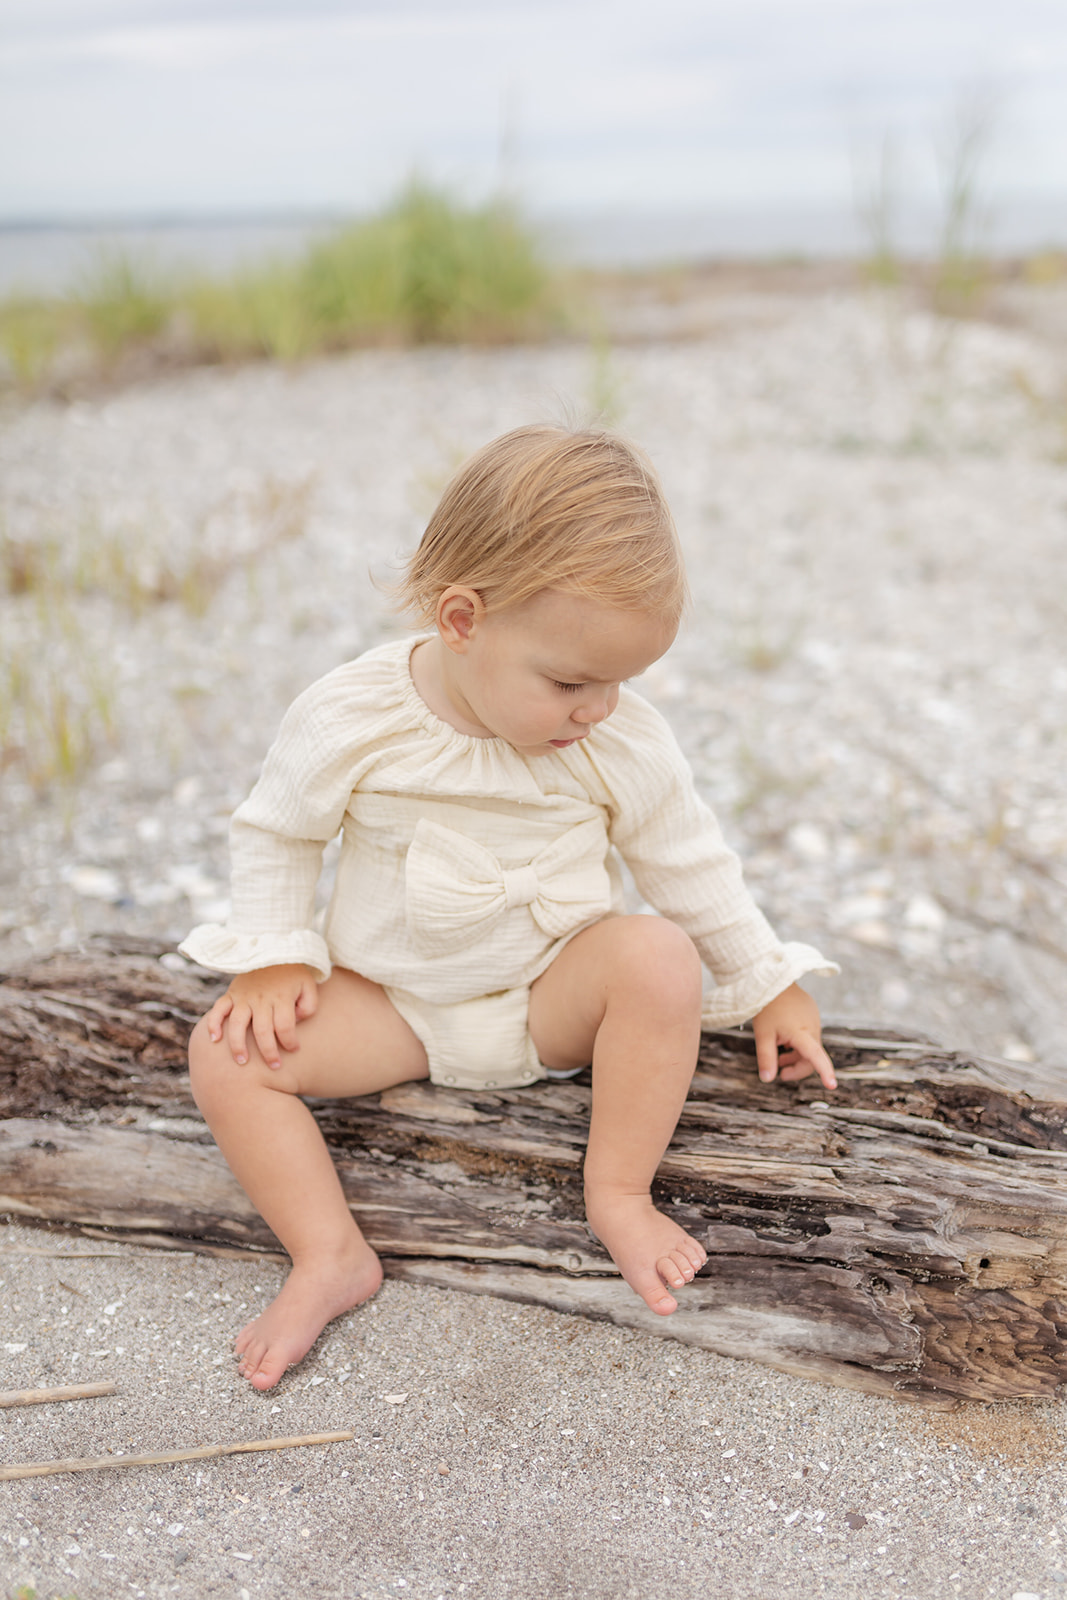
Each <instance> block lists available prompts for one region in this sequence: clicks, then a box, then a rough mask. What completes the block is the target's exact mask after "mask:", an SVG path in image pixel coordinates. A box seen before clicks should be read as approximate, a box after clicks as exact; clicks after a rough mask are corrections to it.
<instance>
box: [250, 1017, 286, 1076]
mask: <svg viewBox="0 0 1067 1600" xmlns="http://www.w3.org/2000/svg"><path fill="white" fill-rule="evenodd" d="M252 1037H253V1038H254V1039H255V1041H256V1043H257V1045H258V1046H259V1053H260V1055H261V1056H262V1057H263V1059H264V1061H265V1062H266V1063H267V1065H268V1067H280V1066H281V1064H282V1063H281V1051H280V1050H279V1049H278V1042H277V1040H276V1039H275V1037H274V1010H273V1007H271V1008H270V1009H268V1010H264V1011H258V1012H257V1013H256V1014H255V1016H254V1017H253V1018H252Z"/></svg>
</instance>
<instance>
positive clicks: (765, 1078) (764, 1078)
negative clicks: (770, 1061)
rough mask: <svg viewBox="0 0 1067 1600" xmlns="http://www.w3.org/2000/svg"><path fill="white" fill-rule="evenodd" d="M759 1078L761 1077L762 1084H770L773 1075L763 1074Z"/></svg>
mask: <svg viewBox="0 0 1067 1600" xmlns="http://www.w3.org/2000/svg"><path fill="white" fill-rule="evenodd" d="M759 1076H760V1082H761V1083H770V1081H771V1078H772V1077H773V1073H770V1072H761V1073H760V1075H759Z"/></svg>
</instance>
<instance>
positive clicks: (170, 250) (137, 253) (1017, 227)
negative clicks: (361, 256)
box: [0, 192, 1067, 295]
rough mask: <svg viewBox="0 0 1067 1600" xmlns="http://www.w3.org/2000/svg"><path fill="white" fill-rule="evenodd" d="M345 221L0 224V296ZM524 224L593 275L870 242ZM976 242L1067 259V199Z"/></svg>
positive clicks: (642, 218)
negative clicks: (594, 269)
mask: <svg viewBox="0 0 1067 1600" xmlns="http://www.w3.org/2000/svg"><path fill="white" fill-rule="evenodd" d="M343 220H344V219H343V218H340V217H324V216H313V217H308V216H282V217H276V218H265V219H264V218H240V217H217V218H208V219H190V220H182V219H162V220H136V219H132V220H126V221H115V220H107V219H100V220H97V221H93V220H86V221H78V222H64V221H56V222H51V223H40V222H25V223H20V222H4V221H3V220H2V219H0V295H3V294H10V293H11V292H13V291H19V290H24V291H28V292H32V293H44V294H50V293H58V292H61V291H69V290H72V289H76V288H77V285H78V283H79V281H80V280H82V279H84V278H86V277H87V276H88V275H89V274H91V272H92V270H93V267H94V265H95V264H96V263H98V262H99V261H100V260H101V258H104V257H106V256H107V255H108V254H113V253H115V252H117V251H121V252H122V253H123V254H125V255H128V256H129V257H131V258H132V259H134V260H136V261H139V262H145V263H147V264H150V265H154V266H156V267H158V268H160V269H161V270H165V271H175V272H179V273H189V272H203V273H210V274H218V273H226V272H229V271H231V270H233V269H235V268H238V267H241V266H243V265H246V264H248V263H251V262H261V261H264V260H267V259H271V258H274V259H279V258H281V259H284V258H286V257H292V256H295V255H297V254H299V252H300V251H301V250H302V249H303V248H304V246H305V245H306V244H307V243H308V242H309V241H310V240H311V239H313V238H315V237H317V236H321V235H324V234H327V233H329V232H330V231H331V230H332V229H334V228H336V227H337V226H338V225H339V224H340V223H341V222H342V221H343ZM530 221H531V222H532V225H533V226H534V228H535V229H536V230H537V231H538V232H539V233H540V235H541V237H542V239H543V241H544V244H545V248H546V250H547V251H548V253H549V254H550V255H551V256H552V257H554V258H556V259H558V260H561V261H566V262H571V263H581V264H584V265H589V266H600V267H611V266H619V267H637V266H655V265H662V264H667V263H684V262H693V261H699V260H707V259H727V260H729V259H775V258H789V257H795V258H810V259H814V260H818V259H827V258H841V257H846V258H847V257H858V256H862V255H864V254H868V253H870V249H871V243H870V239H869V238H868V237H867V236H866V235H865V231H864V228H863V226H862V224H861V222H860V220H859V218H858V217H857V215H856V213H855V212H854V211H853V210H851V209H849V208H847V207H844V206H837V207H835V206H823V207H816V206H807V207H803V206H789V205H783V206H778V207H775V208H774V209H773V210H747V211H746V210H736V209H735V210H702V211H679V210H674V211H666V210H664V211H648V210H643V211H636V210H635V211H596V210H589V211H584V212H581V213H578V212H572V213H567V214H564V213H558V212H557V213H547V214H542V215H536V214H534V215H533V216H532V217H531V218H530ZM939 228H940V219H939V216H938V213H937V210H936V207H934V206H932V205H931V206H925V207H924V206H920V205H913V206H911V207H907V208H902V209H901V212H900V214H899V216H898V218H897V220H896V224H895V227H894V234H893V237H894V241H895V245H896V248H897V249H898V250H899V251H900V252H901V253H902V254H905V255H909V256H926V255H931V254H933V253H935V252H936V250H937V248H938V236H939ZM976 242H978V243H979V244H980V245H981V247H982V248H983V249H985V250H987V251H989V253H991V254H995V255H999V256H1013V255H1028V254H1033V253H1035V252H1037V251H1041V250H1047V249H1065V248H1067V192H1065V193H1064V195H1063V196H1060V197H1055V196H1052V197H1050V196H1045V197H1039V198H1031V199H1011V200H1005V201H1002V202H999V203H995V204H993V205H991V206H990V207H989V208H988V213H987V217H986V220H985V223H984V225H983V226H982V228H981V229H980V230H979V231H978V233H977V235H976Z"/></svg>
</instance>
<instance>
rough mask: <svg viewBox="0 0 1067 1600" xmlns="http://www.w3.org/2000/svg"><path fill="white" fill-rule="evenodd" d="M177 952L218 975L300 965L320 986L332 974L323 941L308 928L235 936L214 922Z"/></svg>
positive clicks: (195, 931)
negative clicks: (312, 974)
mask: <svg viewBox="0 0 1067 1600" xmlns="http://www.w3.org/2000/svg"><path fill="white" fill-rule="evenodd" d="M178 949H179V950H180V951H181V953H182V955H183V956H188V957H189V960H190V961H195V962H196V963H197V965H198V966H201V967H214V968H215V969H216V970H217V971H218V972H256V971H258V970H259V968H260V967H280V966H287V965H288V964H289V963H302V964H303V965H304V966H306V967H310V968H311V970H312V971H313V972H314V974H315V977H316V980H317V981H318V982H319V983H325V982H326V979H327V978H328V977H329V976H330V971H331V964H330V952H329V949H328V947H327V944H326V940H325V939H324V938H323V937H322V935H321V934H320V933H314V932H313V931H312V929H311V928H294V929H293V931H292V933H262V934H260V933H234V932H233V931H232V930H231V929H230V928H224V927H221V926H220V925H219V923H217V922H203V923H201V924H200V926H199V928H194V929H193V931H192V933H191V934H190V935H189V937H188V938H187V939H183V940H182V943H181V944H180V945H179V946H178Z"/></svg>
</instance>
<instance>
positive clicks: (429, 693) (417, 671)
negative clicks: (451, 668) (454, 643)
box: [411, 638, 490, 739]
mask: <svg viewBox="0 0 1067 1600" xmlns="http://www.w3.org/2000/svg"><path fill="white" fill-rule="evenodd" d="M411 681H412V683H413V684H414V685H415V688H416V691H417V692H418V695H419V698H420V699H421V700H423V701H425V703H426V705H428V706H429V708H430V710H431V711H432V712H433V714H434V716H435V717H439V718H440V719H441V721H442V722H447V723H448V726H449V727H450V728H455V729H456V732H457V733H467V734H472V735H473V736H474V737H475V738H476V739H486V738H489V737H490V736H489V734H488V733H487V731H486V729H485V728H483V727H482V725H481V723H480V722H474V721H472V719H471V718H470V717H469V716H464V713H463V708H462V704H458V705H457V704H456V702H455V701H454V700H453V698H452V693H451V692H450V690H449V683H448V674H447V662H446V659H445V651H444V647H443V645H442V644H441V641H440V639H436V638H434V639H424V640H423V641H422V643H421V644H417V645H416V646H415V648H414V650H413V651H412V652H411Z"/></svg>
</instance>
